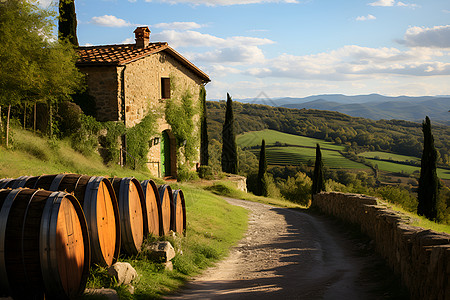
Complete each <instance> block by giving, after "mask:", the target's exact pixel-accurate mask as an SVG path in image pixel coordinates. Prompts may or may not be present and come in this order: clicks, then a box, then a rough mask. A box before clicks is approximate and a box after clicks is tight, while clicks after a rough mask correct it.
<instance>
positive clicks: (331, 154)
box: [251, 147, 369, 170]
mask: <svg viewBox="0 0 450 300" xmlns="http://www.w3.org/2000/svg"><path fill="white" fill-rule="evenodd" d="M251 151H252V152H253V153H254V154H255V155H259V150H257V149H254V150H251ZM321 152H322V158H323V163H324V165H325V166H326V167H328V168H330V169H362V170H368V169H369V167H367V166H366V165H364V164H361V163H358V162H354V161H352V160H350V159H347V158H345V157H344V156H342V154H340V153H339V152H337V151H331V150H323V149H322V150H321ZM266 157H267V162H268V164H269V165H293V166H294V165H298V164H300V163H302V164H307V163H308V162H309V161H313V162H314V161H315V159H316V150H315V149H313V148H301V147H269V148H266Z"/></svg>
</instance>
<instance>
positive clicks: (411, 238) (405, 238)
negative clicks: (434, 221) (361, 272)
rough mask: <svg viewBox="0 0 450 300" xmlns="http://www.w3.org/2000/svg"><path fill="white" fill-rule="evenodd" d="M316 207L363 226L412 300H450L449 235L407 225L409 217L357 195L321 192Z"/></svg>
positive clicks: (316, 197) (370, 198)
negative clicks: (399, 277) (398, 275)
mask: <svg viewBox="0 0 450 300" xmlns="http://www.w3.org/2000/svg"><path fill="white" fill-rule="evenodd" d="M313 206H314V207H316V208H318V209H319V210H320V211H322V212H324V213H326V214H329V215H333V216H335V217H338V218H340V219H342V220H344V221H346V222H350V223H353V224H357V225H360V226H361V231H362V232H363V233H365V234H367V235H368V236H369V237H370V238H372V239H373V240H374V242H375V245H376V249H377V251H378V253H380V254H381V255H382V256H383V257H384V258H385V259H386V261H387V262H388V264H389V265H390V267H391V268H392V269H393V270H394V272H395V273H397V274H400V276H401V279H402V282H403V283H404V285H405V286H406V287H407V288H408V289H409V291H410V294H411V299H420V300H424V299H430V300H432V299H433V300H434V299H439V300H449V299H450V235H449V234H445V233H437V232H435V231H432V230H425V229H423V228H419V227H414V226H411V225H408V221H409V217H407V216H405V215H402V214H401V213H399V212H396V211H393V210H391V209H388V208H386V207H385V206H382V205H378V201H377V198H374V197H369V196H365V195H358V194H344V193H320V194H317V195H315V196H314V201H313Z"/></svg>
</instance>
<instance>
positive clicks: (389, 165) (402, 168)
mask: <svg viewBox="0 0 450 300" xmlns="http://www.w3.org/2000/svg"><path fill="white" fill-rule="evenodd" d="M367 160H369V161H371V162H372V163H373V165H378V169H379V170H380V171H385V172H389V173H403V174H405V175H411V174H412V173H413V172H415V171H418V172H420V167H415V166H409V165H404V164H398V163H395V162H389V161H380V160H376V159H370V158H368V159H367ZM437 174H438V177H439V178H441V179H448V180H450V170H446V169H441V168H438V169H437Z"/></svg>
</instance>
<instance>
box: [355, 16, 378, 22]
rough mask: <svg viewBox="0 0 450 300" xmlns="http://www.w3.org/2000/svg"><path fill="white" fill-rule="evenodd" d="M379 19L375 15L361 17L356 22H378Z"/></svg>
mask: <svg viewBox="0 0 450 300" xmlns="http://www.w3.org/2000/svg"><path fill="white" fill-rule="evenodd" d="M376 19H377V18H376V17H375V16H373V15H367V16H359V17H357V18H356V21H368V20H376Z"/></svg>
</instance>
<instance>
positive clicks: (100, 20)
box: [91, 15, 133, 27]
mask: <svg viewBox="0 0 450 300" xmlns="http://www.w3.org/2000/svg"><path fill="white" fill-rule="evenodd" d="M91 23H92V24H95V25H99V26H105V27H127V26H132V25H133V24H131V23H129V22H127V21H125V20H123V19H119V18H117V17H116V16H112V15H104V16H100V17H93V18H92V19H91Z"/></svg>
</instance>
